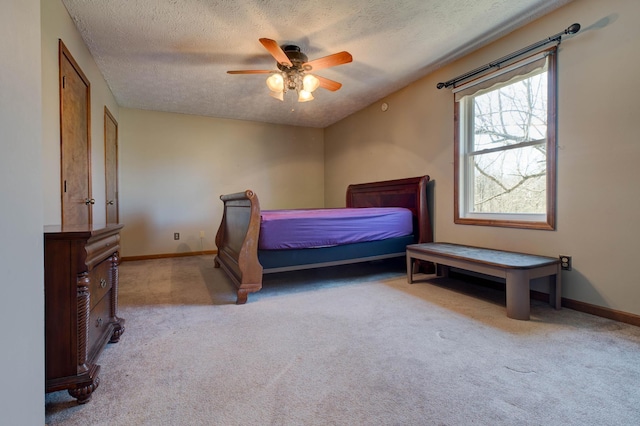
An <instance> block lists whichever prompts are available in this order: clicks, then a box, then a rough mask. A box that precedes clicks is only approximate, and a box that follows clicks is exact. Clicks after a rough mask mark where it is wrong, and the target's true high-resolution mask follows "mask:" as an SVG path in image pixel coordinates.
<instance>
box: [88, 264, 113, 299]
mask: <svg viewBox="0 0 640 426" xmlns="http://www.w3.org/2000/svg"><path fill="white" fill-rule="evenodd" d="M111 278H112V276H111V258H108V259H106V260H104V261H103V262H100V263H99V264H98V266H96V267H95V268H93V270H92V271H91V272H89V294H91V309H93V308H94V306H96V304H97V303H98V302H100V300H102V298H103V297H104V295H105V294H107V292H108V291H109V290H110V289H111V286H112V285H113V283H112V282H111Z"/></svg>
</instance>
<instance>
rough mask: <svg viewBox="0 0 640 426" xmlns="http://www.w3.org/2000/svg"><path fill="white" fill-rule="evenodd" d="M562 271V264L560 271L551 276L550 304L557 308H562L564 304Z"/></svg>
mask: <svg viewBox="0 0 640 426" xmlns="http://www.w3.org/2000/svg"><path fill="white" fill-rule="evenodd" d="M560 271H561V269H560V266H558V272H556V274H555V275H550V276H549V304H550V305H551V306H553V307H554V308H556V309H560V308H561V306H562V302H561V299H562V285H561V282H562V278H561V277H562V275H561V272H560Z"/></svg>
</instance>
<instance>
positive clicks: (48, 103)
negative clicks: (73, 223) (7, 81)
mask: <svg viewBox="0 0 640 426" xmlns="http://www.w3.org/2000/svg"><path fill="white" fill-rule="evenodd" d="M40 3H41V20H42V22H41V28H42V110H43V111H42V117H43V126H42V148H43V154H44V155H43V164H42V171H43V184H44V188H43V197H44V223H45V224H48V225H49V224H60V220H61V212H60V208H61V206H60V95H59V88H58V78H59V69H58V39H62V42H63V43H64V44H65V46H67V48H68V49H69V51H70V52H71V55H72V56H73V58H74V59H75V60H76V62H77V63H78V65H79V66H80V68H81V69H82V71H83V72H84V74H85V75H86V76H87V78H88V79H89V82H90V83H91V187H92V191H91V192H92V197H93V198H94V199H95V200H96V203H95V205H94V206H93V222H94V223H96V224H98V223H101V222H104V221H105V220H106V195H105V175H104V107H105V105H106V106H107V108H109V111H111V114H113V116H114V117H115V118H116V120H118V114H119V111H118V109H119V108H118V104H117V103H116V101H115V99H114V97H113V95H112V94H111V91H110V89H109V87H108V86H107V83H106V82H105V80H104V78H103V76H102V74H101V73H100V70H99V69H98V66H97V65H96V63H95V61H94V60H93V57H92V56H91V54H90V53H89V50H88V49H87V47H86V45H85V44H84V41H83V40H82V37H81V36H80V33H79V32H78V30H77V29H76V27H75V25H74V24H73V21H72V20H71V18H70V17H69V14H68V12H67V9H66V8H65V7H64V5H63V4H62V2H61V1H60V0H41V2H40Z"/></svg>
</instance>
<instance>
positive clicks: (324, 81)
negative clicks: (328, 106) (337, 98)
mask: <svg viewBox="0 0 640 426" xmlns="http://www.w3.org/2000/svg"><path fill="white" fill-rule="evenodd" d="M314 77H315V78H317V79H318V81H319V82H320V87H322V88H323V89H327V90H331V91H332V92H335V91H336V90H338V89H339V88H341V87H342V83H338V82H337V81H333V80H329V79H328V78H324V77H320V76H319V75H314Z"/></svg>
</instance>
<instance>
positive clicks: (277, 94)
mask: <svg viewBox="0 0 640 426" xmlns="http://www.w3.org/2000/svg"><path fill="white" fill-rule="evenodd" d="M269 96H271V97H273V98H276V99H278V100H279V101H284V92H282V91H280V92H274V91H270V92H269Z"/></svg>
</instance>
